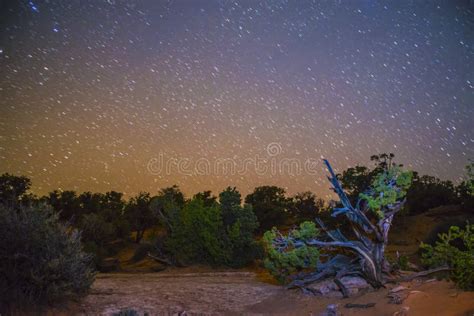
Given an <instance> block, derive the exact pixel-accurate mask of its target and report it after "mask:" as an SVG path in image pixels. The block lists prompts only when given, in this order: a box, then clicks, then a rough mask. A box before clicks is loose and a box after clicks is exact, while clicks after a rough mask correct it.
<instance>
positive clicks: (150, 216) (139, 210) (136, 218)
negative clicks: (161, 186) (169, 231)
mask: <svg viewBox="0 0 474 316" xmlns="http://www.w3.org/2000/svg"><path fill="white" fill-rule="evenodd" d="M150 201H151V197H150V194H149V193H146V192H140V193H139V194H138V195H137V196H135V197H132V198H131V199H130V201H129V202H128V204H127V206H126V208H125V216H126V218H127V220H128V221H129V223H130V227H131V229H132V231H135V232H136V235H135V242H136V243H139V242H140V241H141V240H142V238H143V235H144V234H145V230H146V229H148V228H151V227H152V226H153V225H156V223H157V221H158V218H157V216H156V214H155V213H154V212H153V211H152V209H151V207H150Z"/></svg>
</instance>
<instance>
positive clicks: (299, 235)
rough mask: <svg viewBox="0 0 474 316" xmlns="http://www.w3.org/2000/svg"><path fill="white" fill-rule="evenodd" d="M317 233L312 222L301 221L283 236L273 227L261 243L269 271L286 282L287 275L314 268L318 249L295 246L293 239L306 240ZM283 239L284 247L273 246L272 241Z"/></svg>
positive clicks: (317, 257) (317, 258) (279, 279)
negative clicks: (297, 226) (295, 227)
mask: <svg viewBox="0 0 474 316" xmlns="http://www.w3.org/2000/svg"><path fill="white" fill-rule="evenodd" d="M318 234H319V231H318V229H317V228H316V225H315V224H314V223H313V222H303V223H301V224H300V226H299V228H297V229H293V230H291V231H290V232H289V233H288V235H287V236H286V237H285V236H283V235H282V234H281V233H280V232H279V231H278V230H277V229H276V228H275V227H273V229H272V230H271V231H267V232H265V234H264V235H263V244H264V248H265V252H266V255H267V257H266V258H265V261H264V264H265V268H267V269H268V270H269V271H270V273H271V274H272V275H273V276H274V277H275V278H276V279H277V280H278V281H280V282H282V283H286V282H287V281H288V280H289V277H290V276H291V275H293V274H295V273H297V272H300V271H303V270H305V269H307V268H314V267H315V266H316V264H317V262H318V260H319V251H318V249H317V248H316V247H308V246H307V245H303V246H300V247H295V245H294V243H293V240H299V241H303V242H304V241H306V240H309V239H312V238H315V237H317V236H318ZM277 239H284V240H285V241H286V243H285V244H286V246H285V248H284V249H281V248H278V249H277V247H275V245H274V241H275V240H277Z"/></svg>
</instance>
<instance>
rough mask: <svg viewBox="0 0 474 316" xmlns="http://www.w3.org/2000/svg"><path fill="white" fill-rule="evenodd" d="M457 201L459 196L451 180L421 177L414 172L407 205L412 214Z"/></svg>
mask: <svg viewBox="0 0 474 316" xmlns="http://www.w3.org/2000/svg"><path fill="white" fill-rule="evenodd" d="M457 202H458V198H457V195H456V191H455V188H454V185H453V183H452V182H451V181H441V180H440V179H438V178H436V177H433V176H427V175H424V176H421V177H420V176H419V175H418V174H417V173H414V176H413V184H412V186H411V187H410V189H409V190H408V192H407V202H406V205H405V207H406V208H407V210H408V212H409V213H410V214H417V213H422V212H426V211H428V210H429V209H431V208H434V207H438V206H441V205H448V204H455V203H457Z"/></svg>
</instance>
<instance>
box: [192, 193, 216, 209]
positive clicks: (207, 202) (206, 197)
mask: <svg viewBox="0 0 474 316" xmlns="http://www.w3.org/2000/svg"><path fill="white" fill-rule="evenodd" d="M193 198H194V199H200V200H202V202H203V203H204V206H206V207H211V206H213V205H215V204H216V203H217V197H215V196H213V195H212V192H211V191H202V192H198V193H196V194H195V195H194V197H193Z"/></svg>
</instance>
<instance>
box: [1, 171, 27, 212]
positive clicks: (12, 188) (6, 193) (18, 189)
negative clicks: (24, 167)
mask: <svg viewBox="0 0 474 316" xmlns="http://www.w3.org/2000/svg"><path fill="white" fill-rule="evenodd" d="M30 186H31V181H30V179H28V178H27V177H23V176H20V177H18V176H14V175H11V174H8V173H4V174H2V175H1V176H0V204H9V205H15V204H17V203H18V202H20V201H21V199H22V198H23V197H24V196H25V194H26V192H27V191H28V190H29V189H30Z"/></svg>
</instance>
